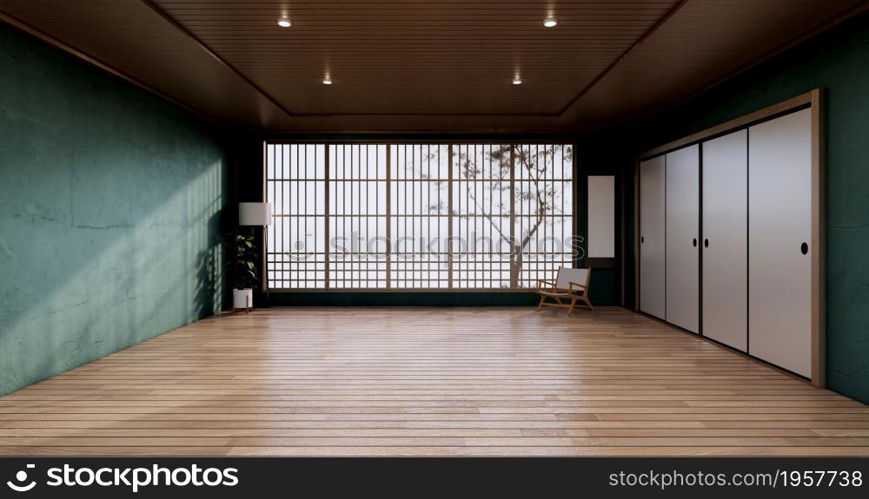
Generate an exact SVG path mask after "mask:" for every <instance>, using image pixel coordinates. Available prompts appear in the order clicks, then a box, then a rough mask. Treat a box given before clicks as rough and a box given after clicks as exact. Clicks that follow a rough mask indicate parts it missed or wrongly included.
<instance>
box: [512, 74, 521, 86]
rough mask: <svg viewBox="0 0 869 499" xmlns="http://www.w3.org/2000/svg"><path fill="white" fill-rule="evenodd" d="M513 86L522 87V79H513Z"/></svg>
mask: <svg viewBox="0 0 869 499" xmlns="http://www.w3.org/2000/svg"><path fill="white" fill-rule="evenodd" d="M513 84H514V85H521V84H522V78H519V77H518V76H517V77H516V78H513Z"/></svg>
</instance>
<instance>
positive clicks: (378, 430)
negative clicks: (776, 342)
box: [0, 307, 869, 456]
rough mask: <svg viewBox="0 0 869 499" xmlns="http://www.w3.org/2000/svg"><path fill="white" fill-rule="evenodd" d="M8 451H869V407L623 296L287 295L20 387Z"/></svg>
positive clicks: (6, 423)
mask: <svg viewBox="0 0 869 499" xmlns="http://www.w3.org/2000/svg"><path fill="white" fill-rule="evenodd" d="M0 454H3V455H27V454H35V455H79V456H88V455H139V456H142V455H184V456H223V455H232V456H358V455H366V456H368V455H376V456H468V455H471V456H550V455H560V456H561V455H566V456H640V455H654V456H673V455H820V456H832V455H842V456H846V455H847V456H851V455H861V456H869V407H867V406H866V405H863V404H861V403H859V402H856V401H854V400H851V399H848V398H846V397H843V396H841V395H838V394H836V393H833V392H831V391H827V390H819V389H816V388H814V387H812V386H811V385H809V384H808V383H806V382H804V381H802V380H800V379H797V378H795V377H793V376H791V375H788V374H785V373H783V372H780V371H777V370H776V369H773V368H771V367H769V366H766V365H764V364H762V363H760V362H757V361H755V360H752V359H749V358H746V357H744V356H741V355H739V354H736V353H734V352H732V351H729V350H727V349H725V348H723V347H720V346H717V345H714V344H711V343H709V342H706V341H703V340H701V339H698V338H696V337H693V336H692V335H689V334H687V333H684V332H681V331H677V330H675V329H673V328H670V327H668V326H666V325H663V324H661V323H658V322H656V321H653V320H651V319H649V318H646V317H643V316H640V315H637V314H634V313H632V312H628V311H626V310H623V309H619V308H598V309H596V310H595V311H594V312H588V311H579V312H575V313H574V315H573V317H567V316H566V315H565V313H564V311H561V310H554V309H552V310H544V311H542V312H539V313H538V312H535V311H534V309H532V308H422V307H415V308H409V307H404V308H398V307H396V308H325V307H321V308H276V309H271V310H258V311H255V312H253V313H251V314H249V315H244V314H240V315H227V316H221V317H215V318H211V319H207V320H203V321H201V322H197V323H195V324H192V325H189V326H187V327H184V328H181V329H178V330H176V331H173V332H171V333H169V334H166V335H163V336H160V337H158V338H155V339H153V340H150V341H147V342H144V343H141V344H139V345H136V346H133V347H131V348H128V349H126V350H123V351H121V352H118V353H115V354H113V355H110V356H108V357H105V358H103V359H100V360H97V361H95V362H92V363H90V364H87V365H84V366H81V367H79V368H76V369H73V370H71V371H69V372H66V373H64V374H61V375H58V376H55V377H53V378H51V379H48V380H45V381H43V382H41V383H37V384H35V385H33V386H30V387H28V388H26V389H23V390H20V391H18V392H16V393H13V394H10V395H8V396H6V397H3V398H0Z"/></svg>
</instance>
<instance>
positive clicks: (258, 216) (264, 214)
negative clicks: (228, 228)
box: [238, 203, 272, 227]
mask: <svg viewBox="0 0 869 499" xmlns="http://www.w3.org/2000/svg"><path fill="white" fill-rule="evenodd" d="M271 224H272V204H271V203H238V225H256V226H260V227H262V226H264V225H271Z"/></svg>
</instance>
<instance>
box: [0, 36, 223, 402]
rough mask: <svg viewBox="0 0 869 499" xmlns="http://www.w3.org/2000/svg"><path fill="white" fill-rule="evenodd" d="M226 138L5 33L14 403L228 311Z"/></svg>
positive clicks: (0, 171)
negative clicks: (29, 390)
mask: <svg viewBox="0 0 869 499" xmlns="http://www.w3.org/2000/svg"><path fill="white" fill-rule="evenodd" d="M214 137H215V136H214V135H213V134H212V133H211V131H209V130H208V129H207V128H205V127H204V126H203V124H202V123H200V122H199V120H198V119H197V118H195V117H193V116H192V115H190V114H189V113H188V112H186V111H184V110H181V109H179V108H177V107H175V106H174V105H172V104H169V103H166V102H165V101H163V100H161V99H159V98H157V97H154V96H153V95H151V94H149V93H146V92H145V91H143V90H140V89H138V88H136V87H133V86H131V85H130V84H128V83H126V82H123V81H121V80H119V79H117V78H115V77H113V76H111V75H108V74H107V73H104V72H102V71H101V70H98V69H96V68H94V67H92V66H90V65H88V64H86V63H84V62H81V61H79V60H77V59H75V58H73V57H71V56H68V55H66V54H64V53H61V52H59V51H57V50H55V49H53V48H51V47H48V46H46V45H44V44H42V43H41V42H40V41H38V40H36V39H34V38H31V37H29V36H28V35H25V34H23V33H21V32H18V31H17V30H15V29H13V28H11V27H8V26H5V25H0V395H2V394H6V393H9V392H11V391H13V390H16V389H18V388H21V387H24V386H26V385H28V384H31V383H34V382H36V381H39V380H41V379H43V378H46V377H49V376H52V375H54V374H57V373H60V372H62V371H65V370H67V369H70V368H72V367H75V366H77V365H80V364H83V363H85V362H88V361H91V360H93V359H96V358H98V357H101V356H104V355H106V354H109V353H111V352H114V351H117V350H119V349H122V348H125V347H127V346H129V345H132V344H134V343H137V342H140V341H142V340H145V339H147V338H150V337H153V336H155V335H158V334H161V333H164V332H166V331H169V330H172V329H174V328H176V327H179V326H182V325H184V324H187V323H189V322H191V321H194V320H196V319H198V318H200V317H202V316H205V315H209V314H212V313H213V312H214V311H215V310H216V309H218V308H220V306H221V305H222V303H221V301H222V294H223V288H222V286H223V284H222V282H221V263H220V246H219V243H220V239H219V233H220V230H219V220H218V218H219V215H220V213H221V210H222V208H223V206H224V204H225V199H224V198H225V190H226V167H225V157H224V153H223V150H222V148H221V147H220V146H219V142H218V141H217V140H215V138H214Z"/></svg>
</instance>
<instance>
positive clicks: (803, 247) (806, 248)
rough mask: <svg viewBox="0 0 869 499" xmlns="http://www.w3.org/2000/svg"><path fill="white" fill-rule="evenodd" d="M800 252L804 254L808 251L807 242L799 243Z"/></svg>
mask: <svg viewBox="0 0 869 499" xmlns="http://www.w3.org/2000/svg"><path fill="white" fill-rule="evenodd" d="M800 253H802V254H804V255H806V254H808V253H809V243H803V244H801V245H800Z"/></svg>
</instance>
